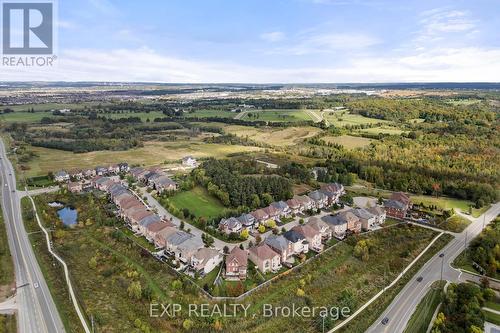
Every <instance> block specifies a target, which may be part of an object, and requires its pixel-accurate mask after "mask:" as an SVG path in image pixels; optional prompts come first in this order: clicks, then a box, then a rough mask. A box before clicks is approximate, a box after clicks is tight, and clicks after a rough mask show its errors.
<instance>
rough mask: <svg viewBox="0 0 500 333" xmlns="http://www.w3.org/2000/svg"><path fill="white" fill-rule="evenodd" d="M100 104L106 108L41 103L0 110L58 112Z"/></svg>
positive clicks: (84, 104) (3, 107)
mask: <svg viewBox="0 0 500 333" xmlns="http://www.w3.org/2000/svg"><path fill="white" fill-rule="evenodd" d="M99 104H101V105H102V106H103V107H106V105H107V104H106V103H99V102H83V103H42V104H22V105H0V109H6V108H9V109H12V110H14V111H30V110H31V109H34V110H35V111H50V110H60V109H79V110H83V109H84V108H85V106H87V107H90V106H96V105H99Z"/></svg>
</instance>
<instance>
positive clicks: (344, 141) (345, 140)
mask: <svg viewBox="0 0 500 333" xmlns="http://www.w3.org/2000/svg"><path fill="white" fill-rule="evenodd" d="M322 139H323V140H324V141H325V142H327V143H337V144H339V145H342V146H344V147H345V148H347V149H356V148H363V147H366V146H368V145H369V144H370V143H371V142H372V141H373V140H372V139H367V138H363V137H359V136H352V135H341V136H325V137H323V138H322Z"/></svg>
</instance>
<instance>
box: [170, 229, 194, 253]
mask: <svg viewBox="0 0 500 333" xmlns="http://www.w3.org/2000/svg"><path fill="white" fill-rule="evenodd" d="M192 237H193V235H191V234H188V233H187V232H185V231H182V230H176V231H175V232H174V233H172V234H170V235H169V236H168V237H167V238H166V239H165V251H166V252H167V253H170V254H175V255H176V257H180V252H178V251H177V248H178V246H179V245H181V244H182V243H184V242H185V241H186V240H188V239H190V238H192ZM200 242H201V240H200ZM200 247H203V243H202V244H201V246H200Z"/></svg>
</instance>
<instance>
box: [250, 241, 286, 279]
mask: <svg viewBox="0 0 500 333" xmlns="http://www.w3.org/2000/svg"><path fill="white" fill-rule="evenodd" d="M248 252H249V258H250V260H251V261H252V262H253V263H254V264H255V265H256V266H257V268H258V269H259V271H261V272H262V273H267V272H277V271H278V270H279V269H280V268H281V262H280V255H279V254H278V253H276V252H274V251H273V249H271V247H269V245H267V244H265V243H261V244H259V245H257V246H254V247H251V248H250V250H249V251H248Z"/></svg>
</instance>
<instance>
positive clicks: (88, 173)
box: [83, 169, 96, 178]
mask: <svg viewBox="0 0 500 333" xmlns="http://www.w3.org/2000/svg"><path fill="white" fill-rule="evenodd" d="M83 176H84V177H85V178H91V177H95V176H96V173H95V169H86V170H83Z"/></svg>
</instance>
